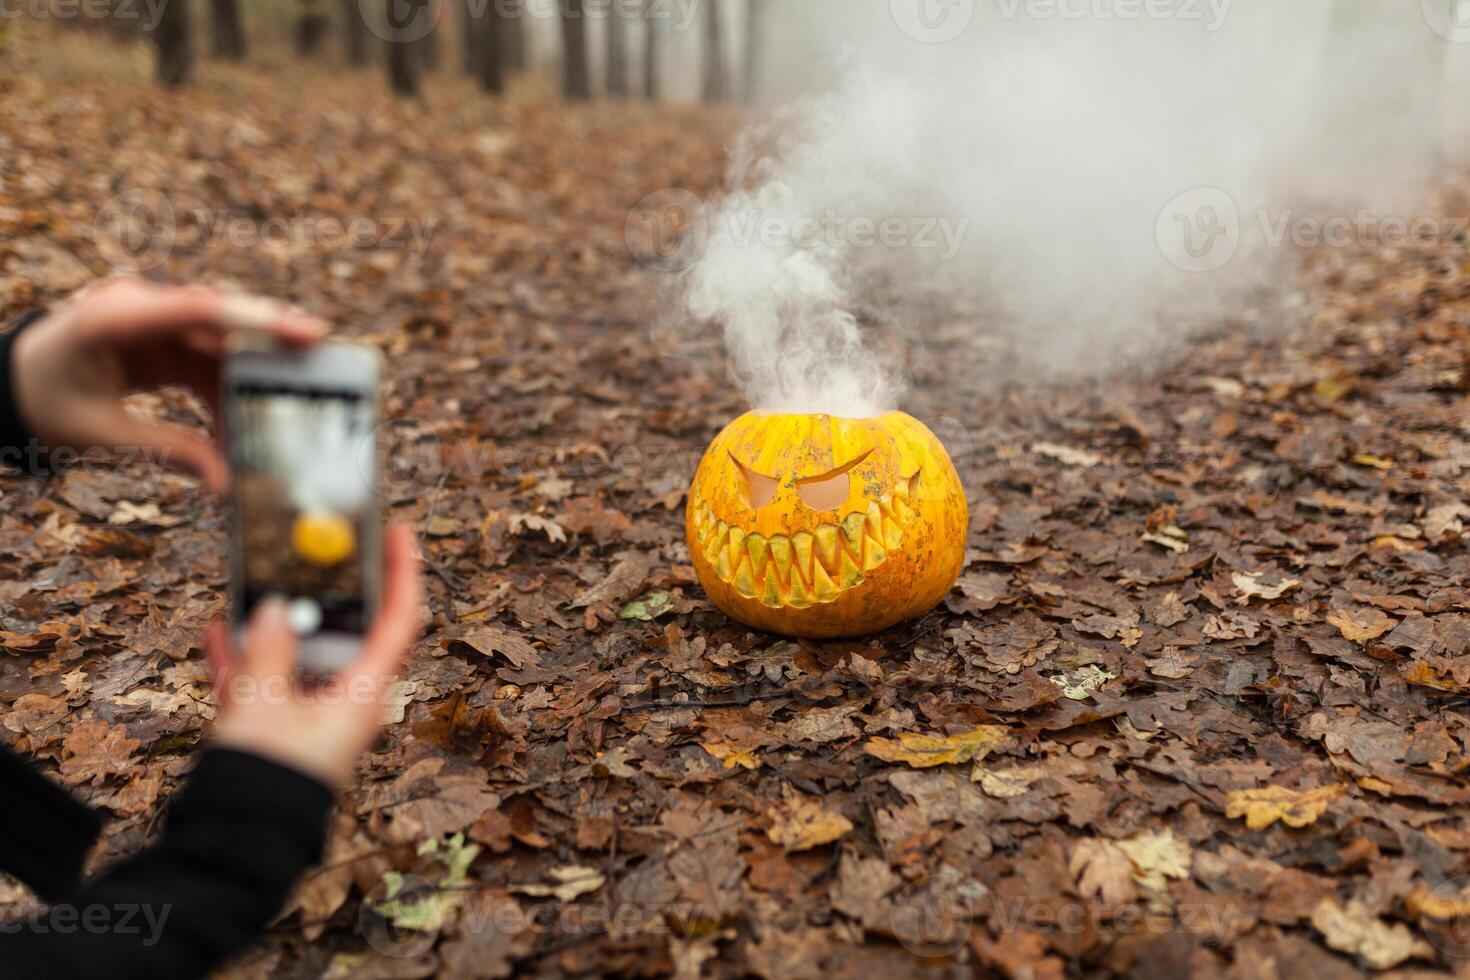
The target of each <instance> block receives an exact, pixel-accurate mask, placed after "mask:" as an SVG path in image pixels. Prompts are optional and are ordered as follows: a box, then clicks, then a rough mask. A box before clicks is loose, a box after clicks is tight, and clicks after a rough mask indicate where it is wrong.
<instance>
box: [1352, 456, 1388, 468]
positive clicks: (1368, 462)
mask: <svg viewBox="0 0 1470 980" xmlns="http://www.w3.org/2000/svg"><path fill="white" fill-rule="evenodd" d="M1353 462H1354V463H1356V464H1357V465H1359V466H1370V467H1372V468H1373V469H1375V470H1391V469H1393V465H1394V464H1393V460H1391V459H1388V458H1387V457H1384V456H1374V455H1372V454H1370V453H1358V455H1356V456H1354V457H1353Z"/></svg>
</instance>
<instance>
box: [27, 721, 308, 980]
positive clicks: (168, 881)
mask: <svg viewBox="0 0 1470 980" xmlns="http://www.w3.org/2000/svg"><path fill="white" fill-rule="evenodd" d="M331 805H332V794H331V792H330V791H329V790H328V789H327V788H326V787H325V786H323V785H322V784H320V783H318V782H317V781H316V780H314V779H311V778H309V777H307V776H305V775H302V774H300V773H298V772H295V771H294V770H291V769H287V768H285V767H283V766H279V765H276V764H275V763H272V762H267V761H266V760H264V759H262V758H260V757H258V756H254V755H250V754H248V753H244V752H235V751H231V750H227V749H211V750H209V751H207V752H205V753H204V755H203V757H202V758H201V759H200V762H199V765H198V767H196V769H195V770H194V773H193V775H192V776H190V778H189V780H188V782H187V784H186V785H185V786H184V788H183V789H182V790H181V791H180V792H179V793H178V795H177V796H176V797H175V798H174V802H173V806H172V808H171V810H170V812H169V816H168V821H167V824H166V826H165V829H164V832H163V835H162V837H161V838H160V839H159V840H158V842H157V843H156V844H154V845H153V846H152V847H150V848H149V849H148V850H146V851H144V852H143V853H141V854H139V855H138V856H137V857H135V858H133V859H131V860H129V861H126V862H124V863H122V864H120V865H118V866H116V867H114V868H112V869H111V870H109V871H108V872H107V873H106V874H104V875H103V876H101V877H100V878H98V879H97V880H96V881H94V882H92V883H91V884H89V885H88V886H87V887H85V888H83V889H82V891H81V892H80V893H78V894H77V895H76V896H75V897H74V898H73V899H72V900H71V901H70V902H68V903H66V904H63V905H53V906H51V907H50V908H48V909H47V910H45V911H43V912H39V913H37V914H36V915H34V916H31V917H26V918H23V919H21V920H18V921H12V922H8V923H0V973H3V974H4V975H6V976H12V975H13V976H18V977H28V978H29V977H35V978H47V977H66V978H87V977H109V978H111V977H150V978H151V977H170V978H172V977H199V976H203V975H204V974H205V973H207V972H208V971H209V970H210V969H211V968H212V967H214V966H215V965H216V964H218V963H219V962H220V960H221V959H223V958H224V957H225V956H227V955H229V954H230V953H233V952H236V951H238V950H240V949H243V948H244V947H246V946H248V945H249V944H250V943H252V942H254V941H255V940H256V939H257V938H258V937H259V935H260V932H261V930H262V929H263V928H264V927H265V925H266V924H267V923H268V922H269V921H270V920H271V918H272V917H273V916H275V915H276V914H277V913H278V912H279V911H280V908H281V905H282V903H284V901H285V899H286V895H287V892H288V890H289V889H290V887H291V883H292V882H293V881H294V880H295V879H296V877H297V876H298V875H300V874H301V872H302V871H304V870H305V869H306V868H307V867H309V866H310V865H312V864H314V863H316V862H317V861H318V860H319V859H320V857H321V849H322V841H323V837H324V835H325V827H326V817H327V811H328V810H329V809H330V808H331ZM45 839H46V836H45V832H44V829H42V831H41V834H40V839H39V841H38V843H39V842H44V841H45ZM41 846H42V847H44V844H42V845H41Z"/></svg>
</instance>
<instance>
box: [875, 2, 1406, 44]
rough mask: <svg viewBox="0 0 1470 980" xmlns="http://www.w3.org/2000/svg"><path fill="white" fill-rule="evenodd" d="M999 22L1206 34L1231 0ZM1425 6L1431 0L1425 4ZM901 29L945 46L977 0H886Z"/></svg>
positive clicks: (1020, 10) (1090, 9) (1085, 9)
mask: <svg viewBox="0 0 1470 980" xmlns="http://www.w3.org/2000/svg"><path fill="white" fill-rule="evenodd" d="M993 2H994V3H995V6H996V12H997V13H998V14H999V15H1000V17H1001V18H1002V19H1003V20H1019V19H1021V18H1023V17H1024V18H1027V19H1030V20H1037V21H1074V22H1075V21H1101V22H1118V21H1123V22H1130V21H1143V20H1152V21H1176V22H1180V23H1185V24H1199V25H1201V26H1202V27H1203V28H1204V30H1206V31H1208V32H1211V33H1213V32H1215V31H1218V30H1220V29H1221V28H1222V27H1224V26H1225V19H1226V17H1228V16H1229V14H1230V7H1231V5H1232V4H1233V3H1234V0H993ZM1426 2H1429V0H1426ZM888 6H889V13H890V14H891V15H892V17H893V22H894V23H895V24H897V25H898V27H899V30H901V31H903V32H904V33H905V34H907V35H908V36H909V37H911V38H913V39H914V40H916V41H921V42H923V43H925V44H944V43H946V42H949V41H953V40H955V39H956V38H958V37H960V36H961V35H962V34H964V33H965V32H966V31H967V30H969V27H970V25H971V23H973V22H974V20H975V13H976V7H977V0H889V5H888Z"/></svg>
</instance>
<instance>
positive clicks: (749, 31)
mask: <svg viewBox="0 0 1470 980" xmlns="http://www.w3.org/2000/svg"><path fill="white" fill-rule="evenodd" d="M747 4H748V5H747V6H746V8H745V91H744V93H743V95H744V99H745V103H746V105H753V104H755V103H756V102H757V101H759V99H760V90H761V54H762V51H763V49H764V47H765V40H766V38H765V34H766V15H767V14H768V13H769V12H770V11H769V9H768V8H769V6H770V4H769V3H768V0H747Z"/></svg>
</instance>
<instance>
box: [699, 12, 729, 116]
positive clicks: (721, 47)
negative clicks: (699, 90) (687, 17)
mask: <svg viewBox="0 0 1470 980" xmlns="http://www.w3.org/2000/svg"><path fill="white" fill-rule="evenodd" d="M704 6H705V11H704V101H706V102H724V101H725V44H724V41H725V38H724V33H725V32H724V30H723V28H722V25H721V24H720V4H719V2H718V0H705V3H704Z"/></svg>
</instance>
